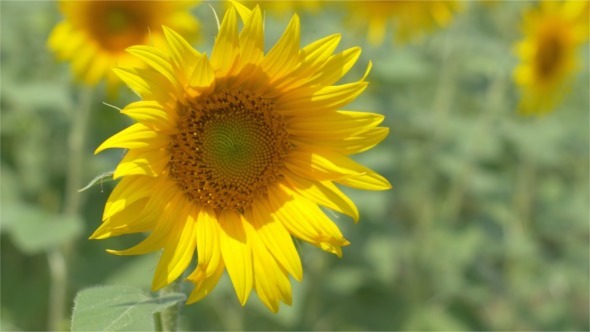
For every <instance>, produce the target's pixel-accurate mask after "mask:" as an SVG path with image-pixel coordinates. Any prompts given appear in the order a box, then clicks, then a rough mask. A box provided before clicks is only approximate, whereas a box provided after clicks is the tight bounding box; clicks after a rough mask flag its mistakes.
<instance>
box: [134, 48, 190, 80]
mask: <svg viewBox="0 0 590 332" xmlns="http://www.w3.org/2000/svg"><path fill="white" fill-rule="evenodd" d="M126 51H127V52H129V53H131V54H133V55H135V56H136V57H138V58H139V59H141V60H142V61H144V62H145V63H146V64H147V65H149V66H150V67H152V68H153V69H155V70H156V71H157V72H159V73H160V74H162V75H163V76H164V77H166V78H167V79H168V82H169V83H170V84H172V86H173V87H174V88H176V89H177V88H178V85H177V81H176V78H175V72H174V69H173V68H172V64H170V60H169V59H168V56H167V55H166V54H165V53H164V52H162V51H160V50H159V49H157V48H155V47H152V46H146V45H135V46H131V47H129V48H127V50H126Z"/></svg>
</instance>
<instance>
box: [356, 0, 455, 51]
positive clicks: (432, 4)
mask: <svg viewBox="0 0 590 332" xmlns="http://www.w3.org/2000/svg"><path fill="white" fill-rule="evenodd" d="M345 3H346V4H347V6H348V13H350V18H349V20H350V21H352V22H356V23H354V24H351V26H357V27H364V26H368V29H369V31H368V38H369V42H370V43H371V44H374V45H379V44H381V43H383V39H384V38H385V31H386V28H387V25H388V22H390V21H391V22H392V23H393V26H394V27H395V37H396V40H397V41H398V42H402V43H405V42H408V41H409V40H411V39H413V38H416V37H418V36H420V35H422V34H424V33H426V32H429V31H432V30H434V29H436V28H444V27H446V26H447V25H449V23H450V22H451V21H452V19H453V15H454V13H455V12H456V11H457V10H459V9H460V6H459V2H458V1H456V0H450V1H438V0H432V1H416V0H409V1H355V0H351V1H346V2H345Z"/></svg>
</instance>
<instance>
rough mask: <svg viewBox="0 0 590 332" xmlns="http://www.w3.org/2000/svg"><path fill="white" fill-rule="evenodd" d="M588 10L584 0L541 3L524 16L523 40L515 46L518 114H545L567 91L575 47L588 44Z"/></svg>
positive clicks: (572, 67)
mask: <svg viewBox="0 0 590 332" xmlns="http://www.w3.org/2000/svg"><path fill="white" fill-rule="evenodd" d="M588 11H589V7H588V2H585V1H564V2H557V1H545V2H542V3H541V4H540V5H539V6H538V7H534V8H531V9H530V10H529V11H528V12H526V13H525V15H524V20H523V27H522V30H523V32H524V34H525V39H524V40H522V41H520V42H519V43H518V44H517V47H516V52H517V55H518V56H519V57H520V64H519V65H518V66H517V67H516V69H515V71H514V79H515V81H516V84H517V85H518V86H519V88H520V93H521V100H520V104H519V109H520V111H521V112H522V113H524V114H535V113H536V114H542V113H546V112H549V111H551V110H552V108H553V107H554V106H555V105H556V104H557V103H558V102H559V101H560V100H561V98H562V97H563V95H564V93H565V92H567V89H568V82H569V81H570V80H571V79H572V78H573V74H574V73H575V72H576V69H577V66H578V64H577V63H578V59H577V51H578V48H579V46H580V45H581V44H583V43H584V42H586V41H588V37H589V32H588V28H589V27H588V16H589V15H590V14H589V12H588Z"/></svg>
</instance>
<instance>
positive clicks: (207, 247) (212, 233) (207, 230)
mask: <svg viewBox="0 0 590 332" xmlns="http://www.w3.org/2000/svg"><path fill="white" fill-rule="evenodd" d="M213 216H214V214H213V213H212V212H209V211H207V210H205V209H202V210H200V211H199V213H198V216H197V225H196V227H195V232H196V238H197V253H198V262H197V264H198V266H200V267H201V268H202V269H203V273H205V277H210V276H212V275H213V274H214V273H215V271H216V270H217V267H218V266H219V264H221V263H220V261H221V248H220V246H219V232H220V230H219V226H218V225H217V220H215V219H214V217H213Z"/></svg>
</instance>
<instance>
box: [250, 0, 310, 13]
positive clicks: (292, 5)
mask: <svg viewBox="0 0 590 332" xmlns="http://www.w3.org/2000/svg"><path fill="white" fill-rule="evenodd" d="M239 2H240V3H242V4H244V5H246V6H247V7H254V6H256V5H258V6H260V7H261V9H262V11H263V12H265V11H268V12H270V13H272V14H274V15H277V16H279V17H281V16H287V15H292V14H293V13H296V12H297V13H299V12H309V13H317V12H318V10H319V9H320V7H321V1H318V0H304V1H302V0H281V1H253V0H241V1H239Z"/></svg>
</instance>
